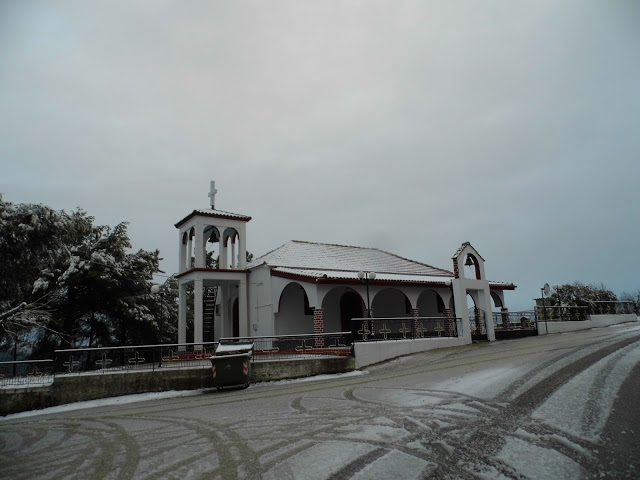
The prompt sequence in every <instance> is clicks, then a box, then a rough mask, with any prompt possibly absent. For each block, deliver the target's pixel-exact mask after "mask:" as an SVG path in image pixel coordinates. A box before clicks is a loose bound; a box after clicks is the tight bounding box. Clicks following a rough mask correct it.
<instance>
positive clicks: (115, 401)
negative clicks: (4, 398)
mask: <svg viewBox="0 0 640 480" xmlns="http://www.w3.org/2000/svg"><path fill="white" fill-rule="evenodd" d="M203 391H204V390H171V391H168V392H152V393H140V394H136V395H123V396H121V397H110V398H100V399H97V400H89V401H86V402H76V403H68V404H66V405H58V406H57V407H48V408H43V409H41V410H30V411H27V412H20V413H12V414H11V415H6V416H4V417H0V422H1V421H3V420H12V419H15V418H24V417H34V416H37V415H49V414H52V413H61V412H71V411H73V410H84V409H86V408H95V407H107V406H112V405H126V404H127V403H136V402H146V401H149V400H161V399H164V398H175V397H188V396H192V395H201V394H202V392H203Z"/></svg>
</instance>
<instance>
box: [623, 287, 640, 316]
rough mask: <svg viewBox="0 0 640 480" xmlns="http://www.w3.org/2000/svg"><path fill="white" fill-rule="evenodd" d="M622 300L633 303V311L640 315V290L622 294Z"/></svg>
mask: <svg viewBox="0 0 640 480" xmlns="http://www.w3.org/2000/svg"><path fill="white" fill-rule="evenodd" d="M620 300H622V301H623V302H631V303H633V310H634V312H636V313H640V289H638V290H636V291H635V292H633V293H628V292H622V293H621V294H620Z"/></svg>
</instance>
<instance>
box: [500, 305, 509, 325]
mask: <svg viewBox="0 0 640 480" xmlns="http://www.w3.org/2000/svg"><path fill="white" fill-rule="evenodd" d="M500 315H501V317H502V327H503V328H505V329H506V330H508V329H510V328H511V321H510V320H509V309H508V308H504V307H502V308H501V309H500Z"/></svg>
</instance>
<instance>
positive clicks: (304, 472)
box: [262, 441, 376, 480]
mask: <svg viewBox="0 0 640 480" xmlns="http://www.w3.org/2000/svg"><path fill="white" fill-rule="evenodd" d="M375 449H376V447H375V446H373V445H368V444H366V443H353V442H340V441H329V442H322V443H319V444H316V445H314V446H312V447H310V448H308V449H306V450H304V451H302V452H300V453H298V454H297V455H294V456H292V457H290V458H288V459H286V460H285V461H284V462H282V463H280V464H278V465H277V466H275V467H274V468H272V469H271V470H269V471H268V472H267V473H266V474H265V475H263V477H262V478H263V479H265V480H270V479H273V480H285V479H294V480H324V479H325V478H328V477H330V476H331V475H334V474H335V473H337V472H338V471H339V470H340V469H342V467H344V465H346V464H348V463H349V462H350V461H352V460H353V459H354V458H357V457H360V456H363V455H366V454H368V453H370V452H372V451H373V450H375Z"/></svg>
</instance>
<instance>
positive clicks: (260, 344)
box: [220, 332, 353, 362]
mask: <svg viewBox="0 0 640 480" xmlns="http://www.w3.org/2000/svg"><path fill="white" fill-rule="evenodd" d="M220 342H221V343H224V344H229V343H233V342H238V343H243V342H252V343H253V357H252V361H254V362H255V361H266V360H286V359H297V358H308V357H310V356H343V357H344V356H352V355H353V348H352V343H353V339H352V335H351V332H337V333H324V334H301V335H274V336H264V337H239V338H221V339H220Z"/></svg>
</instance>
